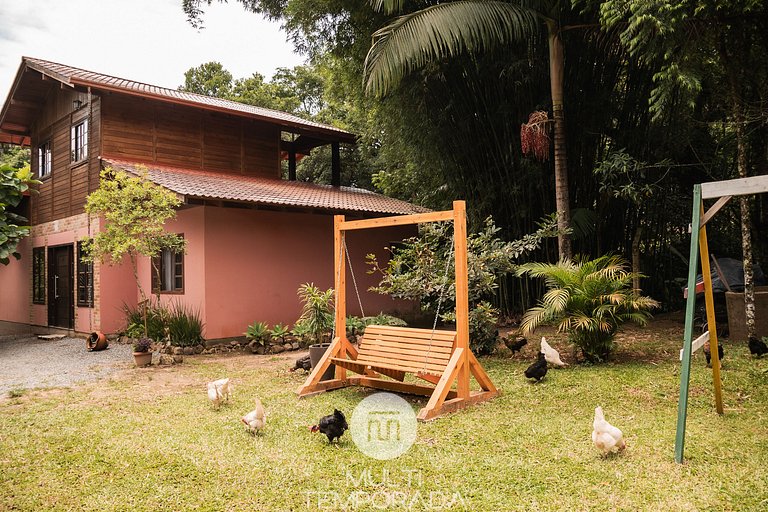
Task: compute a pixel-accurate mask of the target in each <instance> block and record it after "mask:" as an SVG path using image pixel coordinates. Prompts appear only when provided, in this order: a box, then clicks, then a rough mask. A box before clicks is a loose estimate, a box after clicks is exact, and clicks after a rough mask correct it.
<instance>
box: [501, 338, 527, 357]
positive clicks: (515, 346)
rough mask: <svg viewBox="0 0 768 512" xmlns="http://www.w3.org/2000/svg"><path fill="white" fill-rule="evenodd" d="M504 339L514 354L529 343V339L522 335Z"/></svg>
mask: <svg viewBox="0 0 768 512" xmlns="http://www.w3.org/2000/svg"><path fill="white" fill-rule="evenodd" d="M502 339H503V340H504V344H505V345H506V346H507V348H508V349H509V350H511V351H512V353H513V354H515V353H517V352H520V351H521V350H522V349H523V347H524V346H526V345H527V344H528V340H527V339H525V338H524V337H522V336H515V338H514V340H513V339H511V338H507V337H504V338H502Z"/></svg>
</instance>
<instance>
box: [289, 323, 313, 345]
mask: <svg viewBox="0 0 768 512" xmlns="http://www.w3.org/2000/svg"><path fill="white" fill-rule="evenodd" d="M291 334H293V335H294V336H296V338H298V340H299V343H300V344H301V345H302V346H307V345H308V344H309V341H310V339H311V337H312V333H311V332H310V330H309V326H308V325H307V323H306V322H303V321H298V322H296V323H295V324H294V325H293V329H291Z"/></svg>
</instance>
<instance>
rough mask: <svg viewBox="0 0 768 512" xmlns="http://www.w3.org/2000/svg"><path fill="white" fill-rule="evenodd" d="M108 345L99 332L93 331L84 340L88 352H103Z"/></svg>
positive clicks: (102, 334) (104, 337) (105, 338)
mask: <svg viewBox="0 0 768 512" xmlns="http://www.w3.org/2000/svg"><path fill="white" fill-rule="evenodd" d="M108 345H109V342H108V341H107V337H106V336H105V335H104V333H103V332H101V331H94V332H92V333H91V335H90V336H88V339H86V340H85V347H86V348H87V349H88V350H90V351H95V350H104V349H105V348H107V346H108Z"/></svg>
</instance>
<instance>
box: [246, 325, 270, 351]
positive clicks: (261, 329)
mask: <svg viewBox="0 0 768 512" xmlns="http://www.w3.org/2000/svg"><path fill="white" fill-rule="evenodd" d="M243 334H245V338H246V339H247V340H248V341H255V342H256V343H258V344H259V345H261V346H264V345H266V344H267V341H269V326H268V325H267V324H266V322H254V323H252V324H251V325H249V326H248V329H247V330H246V331H245V332H244V333H243Z"/></svg>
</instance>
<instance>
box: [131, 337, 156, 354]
mask: <svg viewBox="0 0 768 512" xmlns="http://www.w3.org/2000/svg"><path fill="white" fill-rule="evenodd" d="M151 349H152V340H151V339H150V338H139V339H137V340H136V341H135V342H134V343H133V351H134V352H149V351H150V350H151Z"/></svg>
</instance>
